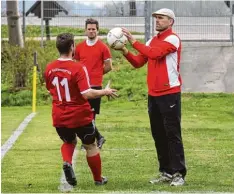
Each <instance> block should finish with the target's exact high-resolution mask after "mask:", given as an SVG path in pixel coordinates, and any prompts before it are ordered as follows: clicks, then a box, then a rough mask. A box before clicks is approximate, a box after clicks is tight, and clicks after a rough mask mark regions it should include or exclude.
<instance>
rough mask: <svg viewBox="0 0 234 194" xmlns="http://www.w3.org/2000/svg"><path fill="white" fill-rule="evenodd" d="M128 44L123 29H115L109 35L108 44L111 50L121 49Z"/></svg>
mask: <svg viewBox="0 0 234 194" xmlns="http://www.w3.org/2000/svg"><path fill="white" fill-rule="evenodd" d="M126 42H127V37H126V36H125V35H124V34H123V32H122V29H121V28H113V29H111V30H110V31H109V32H108V34H107V43H108V44H109V46H110V47H111V48H114V49H120V48H122V47H124V45H125V44H126Z"/></svg>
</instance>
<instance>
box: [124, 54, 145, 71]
mask: <svg viewBox="0 0 234 194" xmlns="http://www.w3.org/2000/svg"><path fill="white" fill-rule="evenodd" d="M125 58H126V59H127V60H128V61H129V62H130V63H131V65H132V66H133V67H135V68H140V67H142V66H143V65H144V64H145V63H146V62H147V61H148V59H147V58H146V57H145V56H144V55H142V54H138V55H133V54H132V53H131V52H130V51H128V54H127V55H125Z"/></svg>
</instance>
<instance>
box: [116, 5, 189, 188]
mask: <svg viewBox="0 0 234 194" xmlns="http://www.w3.org/2000/svg"><path fill="white" fill-rule="evenodd" d="M152 16H153V17H155V19H156V30H157V31H158V32H159V33H158V34H157V35H156V36H154V37H153V38H152V39H150V40H149V41H148V42H147V43H146V45H144V44H142V43H140V42H138V41H137V40H136V39H135V38H134V37H133V36H132V35H131V33H130V32H129V31H128V30H127V29H126V28H123V32H124V34H125V35H126V37H127V38H128V41H129V42H130V43H131V45H132V47H133V48H134V49H136V50H137V51H138V52H139V54H138V55H137V56H135V55H133V54H132V53H131V52H129V51H128V49H127V48H126V47H123V48H122V49H120V50H122V52H123V55H124V56H125V57H126V59H127V60H128V61H129V62H130V63H131V64H132V65H133V66H134V67H135V68H140V67H142V66H143V65H144V64H145V63H146V62H148V74H147V83H148V112H149V118H150V125H151V132H152V136H153V139H154V141H155V147H156V150H157V156H158V161H159V171H160V175H159V177H158V178H157V179H155V180H152V181H150V182H151V183H161V182H168V183H170V185H171V186H180V185H184V182H185V181H184V178H185V175H186V167H185V158H184V148H183V143H182V137H181V125H180V123H181V77H180V73H179V69H180V67H179V65H180V54H181V41H180V39H179V37H178V36H177V35H176V34H175V33H174V32H172V26H173V24H174V21H175V14H174V12H173V11H172V10H170V9H166V8H163V9H160V10H158V11H156V12H154V13H153V14H152Z"/></svg>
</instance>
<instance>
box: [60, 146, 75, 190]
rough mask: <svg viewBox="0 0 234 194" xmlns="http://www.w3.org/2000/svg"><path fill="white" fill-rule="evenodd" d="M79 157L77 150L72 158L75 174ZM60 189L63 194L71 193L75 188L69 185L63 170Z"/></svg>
mask: <svg viewBox="0 0 234 194" xmlns="http://www.w3.org/2000/svg"><path fill="white" fill-rule="evenodd" d="M77 155H78V151H77V149H75V150H74V154H73V157H72V167H73V170H74V172H75V164H76V158H77ZM76 179H77V178H76ZM58 189H59V190H60V191H61V192H69V191H72V189H73V186H71V185H69V184H68V183H67V181H66V178H65V175H64V172H63V170H62V175H61V178H60V185H59V187H58Z"/></svg>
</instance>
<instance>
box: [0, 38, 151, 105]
mask: <svg viewBox="0 0 234 194" xmlns="http://www.w3.org/2000/svg"><path fill="white" fill-rule="evenodd" d="M129 49H130V48H129ZM35 51H37V53H38V65H39V72H38V74H37V75H38V76H37V104H39V105H43V104H48V103H50V96H49V94H48V92H47V91H46V88H45V86H44V78H43V72H44V70H45V67H46V64H47V63H49V62H50V61H52V60H55V59H57V58H58V57H59V55H58V52H57V49H56V47H55V41H47V42H46V44H45V47H44V48H41V47H40V41H27V42H26V44H25V48H19V47H13V46H10V45H9V44H8V43H7V42H2V50H1V54H2V59H1V64H2V65H1V75H2V80H1V81H2V82H1V86H2V91H1V93H2V102H1V103H2V106H24V105H31V104H32V71H33V53H34V52H35ZM112 60H113V67H114V70H113V71H112V72H110V73H108V74H107V75H105V76H104V84H106V83H107V81H108V80H112V87H113V88H116V89H118V90H119V92H118V93H119V95H120V98H121V99H123V100H140V99H146V97H147V87H146V81H145V80H146V68H145V67H144V68H141V69H134V68H132V67H131V65H129V63H128V62H127V61H126V59H125V58H124V57H123V56H122V54H121V53H120V52H117V51H114V50H112ZM104 101H105V99H104Z"/></svg>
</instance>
